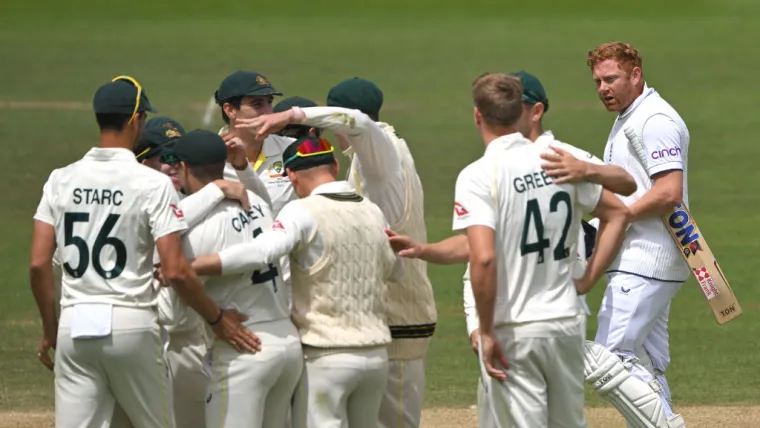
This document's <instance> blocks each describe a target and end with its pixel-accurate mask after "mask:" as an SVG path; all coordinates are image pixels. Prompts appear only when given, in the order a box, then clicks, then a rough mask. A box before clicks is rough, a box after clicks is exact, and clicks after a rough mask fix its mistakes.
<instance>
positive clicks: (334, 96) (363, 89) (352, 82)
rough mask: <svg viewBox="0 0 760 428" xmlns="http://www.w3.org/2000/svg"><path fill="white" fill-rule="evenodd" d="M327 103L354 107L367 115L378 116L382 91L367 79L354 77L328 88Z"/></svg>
mask: <svg viewBox="0 0 760 428" xmlns="http://www.w3.org/2000/svg"><path fill="white" fill-rule="evenodd" d="M327 105H328V106H330V107H343V108H350V109H355V110H359V111H361V112H362V113H364V114H366V115H368V116H375V117H378V116H380V108H381V107H382V106H383V92H382V91H381V90H380V88H378V87H377V85H375V84H374V83H372V82H370V81H369V80H366V79H362V78H359V77H354V78H353V79H347V80H344V81H342V82H340V83H338V84H337V85H335V86H334V87H333V88H332V89H330V92H329V93H328V94H327Z"/></svg>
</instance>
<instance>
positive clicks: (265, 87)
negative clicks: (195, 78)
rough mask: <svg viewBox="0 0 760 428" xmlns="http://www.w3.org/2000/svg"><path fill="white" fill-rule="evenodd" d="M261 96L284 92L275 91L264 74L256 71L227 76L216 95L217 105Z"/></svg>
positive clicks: (239, 72)
mask: <svg viewBox="0 0 760 428" xmlns="http://www.w3.org/2000/svg"><path fill="white" fill-rule="evenodd" d="M261 95H279V96H282V92H279V91H278V90H277V89H275V88H274V87H273V86H272V85H271V84H270V83H269V80H267V78H266V77H264V76H263V75H262V74H259V73H257V72H255V71H244V70H241V71H236V72H234V73H232V74H230V75H229V76H227V77H226V78H225V79H224V80H223V81H222V84H221V85H219V90H217V91H216V92H215V93H214V97H215V99H216V103H217V104H219V105H222V104H224V102H225V101H227V100H229V99H230V98H235V97H246V96H250V97H255V96H261Z"/></svg>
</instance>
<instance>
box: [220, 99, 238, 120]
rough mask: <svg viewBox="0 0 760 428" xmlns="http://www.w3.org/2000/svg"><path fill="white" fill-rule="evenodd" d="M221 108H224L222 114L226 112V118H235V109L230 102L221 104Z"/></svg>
mask: <svg viewBox="0 0 760 428" xmlns="http://www.w3.org/2000/svg"><path fill="white" fill-rule="evenodd" d="M222 110H224V114H226V115H227V117H228V118H230V119H234V118H235V114H236V111H235V108H234V107H232V104H230V103H224V105H222Z"/></svg>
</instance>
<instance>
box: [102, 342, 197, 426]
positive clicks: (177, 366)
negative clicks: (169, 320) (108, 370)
mask: <svg viewBox="0 0 760 428" xmlns="http://www.w3.org/2000/svg"><path fill="white" fill-rule="evenodd" d="M164 334H165V335H167V334H166V333H164ZM168 338H169V340H168V343H164V346H165V348H166V361H167V362H168V363H169V370H170V374H171V379H172V390H173V397H174V419H175V422H176V424H177V427H182V428H205V427H206V402H205V400H206V388H207V387H208V375H207V374H206V371H205V368H204V366H203V362H204V357H205V355H206V342H205V337H204V333H203V331H202V330H200V329H198V330H185V331H175V332H172V333H169V334H168ZM111 428H135V426H134V425H133V424H132V422H131V421H130V420H129V418H128V417H127V414H126V413H125V412H124V409H122V408H121V406H119V403H116V407H115V409H114V414H113V419H112V420H111Z"/></svg>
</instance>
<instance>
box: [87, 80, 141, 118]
mask: <svg viewBox="0 0 760 428" xmlns="http://www.w3.org/2000/svg"><path fill="white" fill-rule="evenodd" d="M138 92H139V93H140V101H139V104H138V106H137V109H135V104H136V103H137V94H138ZM92 107H93V109H94V110H95V113H96V114H133V113H135V112H145V111H149V112H151V113H155V112H156V109H154V108H153V106H151V105H150V101H149V100H148V95H147V94H146V93H145V90H144V89H142V87H141V86H140V84H139V83H137V81H136V80H134V79H132V78H131V77H128V76H119V77H117V78H116V79H114V80H113V81H111V82H109V83H106V84H105V85H103V86H101V87H100V88H98V90H97V91H96V92H95V96H94V97H93V100H92Z"/></svg>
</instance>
